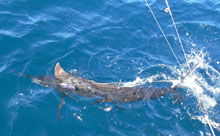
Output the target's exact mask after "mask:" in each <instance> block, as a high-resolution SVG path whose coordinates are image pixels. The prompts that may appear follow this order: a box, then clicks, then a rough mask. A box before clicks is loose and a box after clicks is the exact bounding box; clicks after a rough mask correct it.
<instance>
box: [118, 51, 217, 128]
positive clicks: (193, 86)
mask: <svg viewBox="0 0 220 136" xmlns="http://www.w3.org/2000/svg"><path fill="white" fill-rule="evenodd" d="M187 60H188V65H187V64H184V65H182V67H181V68H178V67H172V66H164V65H155V66H153V67H155V68H156V67H158V66H161V67H166V68H167V69H169V70H170V71H172V72H171V73H170V74H167V73H166V72H165V71H162V72H160V74H154V75H151V76H148V77H145V78H140V77H139V76H138V77H137V78H136V80H134V81H131V82H121V83H120V85H121V86H126V87H133V86H140V85H145V84H147V83H154V82H170V83H172V84H173V85H172V86H175V85H177V84H178V85H179V87H180V88H184V90H186V96H190V97H194V98H196V100H197V103H198V104H197V105H194V106H195V107H197V111H195V110H194V111H192V112H193V113H188V114H189V115H190V117H191V118H192V119H197V120H200V121H201V122H202V123H203V124H208V123H210V124H209V125H212V126H213V127H214V128H216V129H218V130H220V123H217V122H219V119H218V118H216V117H215V116H212V117H211V119H210V118H208V115H209V114H210V115H212V114H215V113H216V107H218V106H217V105H218V99H217V98H218V97H219V94H220V80H218V79H219V77H220V73H219V71H218V70H216V69H215V68H214V66H212V65H210V62H211V61H212V59H211V58H210V57H209V55H208V53H206V52H204V50H199V51H197V50H194V49H192V50H191V52H190V54H188V55H187ZM198 63H199V64H198ZM196 64H198V66H197V67H196V68H195V69H194V71H193V72H192V73H190V74H189V75H188V76H187V77H186V78H185V79H184V80H183V81H182V82H181V77H183V76H184V75H186V74H187V73H188V71H189V68H188V66H189V65H190V67H191V68H192V67H193V66H195V65H196ZM151 67H152V66H151ZM141 71H142V72H143V71H144V70H141ZM140 74H141V73H140ZM201 104H202V106H201ZM191 106H192V105H191ZM191 106H189V107H191ZM186 107H187V106H186ZM198 112H199V113H200V115H197V113H198ZM216 121H217V122H216Z"/></svg>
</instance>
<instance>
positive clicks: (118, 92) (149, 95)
mask: <svg viewBox="0 0 220 136" xmlns="http://www.w3.org/2000/svg"><path fill="white" fill-rule="evenodd" d="M22 75H23V76H26V77H29V78H31V79H32V82H34V83H36V84H39V85H41V86H44V87H50V88H55V89H56V90H58V91H59V92H60V93H61V95H62V101H61V102H60V103H59V108H58V117H59V116H60V115H61V107H62V106H63V104H64V103H65V101H64V98H65V96H68V97H70V98H71V99H75V98H74V95H80V96H85V97H91V98H93V97H96V98H98V99H96V100H97V101H98V102H114V103H127V102H136V101H139V100H147V99H156V98H158V97H161V96H165V95H166V94H168V93H176V92H177V91H176V87H173V88H152V87H149V88H140V87H121V86H117V85H114V84H111V83H98V82H95V81H92V80H88V79H85V78H82V77H78V76H74V75H71V74H69V73H67V72H66V71H65V70H64V69H63V68H62V67H61V66H60V63H57V64H56V66H55V69H54V76H30V75H26V74H22Z"/></svg>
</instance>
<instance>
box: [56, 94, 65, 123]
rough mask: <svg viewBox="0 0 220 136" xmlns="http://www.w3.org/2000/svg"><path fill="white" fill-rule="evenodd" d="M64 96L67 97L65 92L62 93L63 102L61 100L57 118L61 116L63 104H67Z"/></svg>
mask: <svg viewBox="0 0 220 136" xmlns="http://www.w3.org/2000/svg"><path fill="white" fill-rule="evenodd" d="M64 98H65V93H62V100H61V102H60V103H59V105H58V117H57V119H60V116H61V108H62V106H63V105H64V104H65V101H64Z"/></svg>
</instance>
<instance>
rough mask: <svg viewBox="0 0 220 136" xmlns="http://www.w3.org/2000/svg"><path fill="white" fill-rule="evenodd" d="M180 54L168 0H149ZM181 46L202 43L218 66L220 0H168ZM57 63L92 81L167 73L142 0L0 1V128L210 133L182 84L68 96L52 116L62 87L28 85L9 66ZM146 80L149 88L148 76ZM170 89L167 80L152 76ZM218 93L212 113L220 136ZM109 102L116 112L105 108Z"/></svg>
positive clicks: (25, 135)
mask: <svg viewBox="0 0 220 136" xmlns="http://www.w3.org/2000/svg"><path fill="white" fill-rule="evenodd" d="M149 3H150V5H151V8H152V10H153V11H154V13H155V16H156V17H157V18H158V21H159V22H160V24H161V27H162V28H163V29H164V31H165V33H166V35H167V38H168V39H169V41H170V42H171V44H172V46H173V49H174V50H175V52H176V54H177V57H178V59H179V60H180V62H181V63H185V58H184V55H183V52H182V50H181V47H180V46H179V41H178V40H177V36H176V33H175V29H174V27H173V24H172V20H171V18H170V16H169V14H168V13H166V12H164V9H165V8H166V4H165V2H164V1H160V0H151V1H149ZM169 4H170V7H171V10H172V13H173V16H174V19H175V21H176V24H177V28H178V30H179V33H180V36H181V38H182V41H183V44H184V47H185V50H186V53H187V54H190V53H191V50H192V49H194V50H204V51H205V52H206V53H207V54H208V56H209V58H211V60H210V62H209V65H210V66H212V67H213V68H214V69H215V70H217V71H220V67H219V61H220V56H219V54H220V49H219V45H220V39H219V37H220V2H219V1H217V0H181V1H180V0H170V1H169ZM57 62H60V63H61V65H62V66H63V68H64V69H65V70H66V71H68V72H73V71H77V72H76V74H77V75H78V76H81V77H84V78H87V79H91V80H95V81H98V82H120V81H122V82H130V81H134V80H135V79H136V78H137V77H142V78H147V77H148V76H151V75H155V74H161V73H165V74H166V75H168V76H170V77H173V78H177V75H175V74H173V73H172V70H171V69H168V68H166V67H161V66H158V65H159V64H162V65H164V66H167V67H173V68H178V67H179V65H178V63H177V61H176V60H175V58H174V57H173V54H172V52H171V51H170V49H169V47H168V46H167V43H166V41H165V40H164V38H163V36H162V34H161V32H160V30H159V28H158V26H157V24H156V22H155V21H154V19H153V17H152V15H151V13H150V11H149V9H148V7H147V6H146V3H145V1H144V0H80V1H76V0H63V1H61V0H35V1H33V0H1V1H0V83H1V95H0V106H1V108H0V128H1V129H0V135H1V136H7V135H11V136H39V135H41V136H61V135H63V136H80V135H82V136H84V135H86V136H87V135H106V136H107V135H122V136H124V135H152V136H154V135H210V134H212V133H211V130H210V128H209V126H208V124H207V123H204V122H202V121H201V120H198V119H195V118H194V117H195V116H204V112H202V111H201V110H200V107H199V104H198V101H197V100H196V98H195V97H194V96H193V95H189V96H188V95H186V94H187V93H186V90H185V89H184V88H183V89H179V91H180V92H181V94H182V95H183V96H185V99H184V100H181V101H180V102H177V103H174V102H173V101H174V98H173V97H172V96H170V95H167V96H165V97H164V98H159V99H155V100H147V101H138V102H134V103H126V104H121V105H120V107H122V109H121V108H119V107H117V105H116V104H114V103H101V104H98V103H93V102H92V100H91V99H88V98H85V97H82V98H81V97H80V98H78V100H77V101H74V100H72V99H69V98H66V103H65V105H64V106H63V108H62V116H61V118H60V119H59V120H57V110H58V104H59V102H60V100H61V95H60V94H59V92H58V91H57V90H55V89H53V88H45V87H41V86H39V85H36V84H33V83H32V82H31V80H30V79H28V78H25V77H22V76H19V75H16V74H14V73H13V72H11V70H16V71H19V72H22V73H26V74H30V75H45V74H47V75H53V73H54V66H55V65H56V63H57ZM148 85H149V86H154V85H152V84H148ZM155 86H156V87H167V86H169V84H168V85H167V84H155ZM219 96H220V95H213V96H212V97H213V98H215V99H216V101H217V105H216V106H215V107H214V108H213V111H212V112H210V118H211V120H212V121H214V122H216V123H217V125H216V126H215V127H214V128H213V129H214V132H215V134H216V135H220V126H218V125H219V124H218V123H220V119H219V118H220V112H219V111H220V106H219V100H220V97H219ZM108 107H112V110H110V111H105V109H106V108H108Z"/></svg>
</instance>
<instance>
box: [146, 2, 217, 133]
mask: <svg viewBox="0 0 220 136" xmlns="http://www.w3.org/2000/svg"><path fill="white" fill-rule="evenodd" d="M145 2H146V4H147V6H148V8H149V10H150V12H151V14H152V16H153V18H154V20H155V21H156V23H157V25H158V27H159V29H160V31H161V32H162V34H163V36H164V38H165V40H166V42H167V44H168V45H169V47H170V50H171V51H172V53H173V55H174V57H175V58H176V61H177V62H178V64H179V65H180V67H181V64H180V62H179V60H178V58H177V56H176V54H175V52H174V51H173V49H172V46H171V45H170V43H169V41H168V39H167V37H166V35H165V33H164V31H163V29H162V28H161V26H160V24H159V22H158V20H157V18H156V16H155V15H154V13H153V11H152V9H151V7H150V5H149V3H148V0H145ZM165 2H166V5H167V9H166V10H165V11H168V12H169V14H170V16H171V19H172V21H173V25H174V28H175V30H176V33H177V37H178V40H179V43H180V45H181V48H182V51H183V53H184V57H185V59H186V64H187V65H188V67H189V69H190V66H189V64H188V62H187V58H186V53H185V50H184V48H183V44H182V41H181V38H180V36H179V32H178V29H177V27H176V23H175V21H174V19H173V15H172V12H171V10H170V6H169V3H168V0H165ZM199 63H200V62H198V63H197V64H196V65H195V66H194V67H193V68H192V69H190V71H189V72H188V73H187V74H186V75H185V76H183V78H182V79H181V82H180V83H182V82H183V81H184V79H185V78H186V77H187V76H188V75H189V74H190V73H192V72H193V71H194V69H195V68H196V67H197V66H198V65H199ZM180 83H179V84H180ZM179 84H177V85H175V86H174V87H173V88H175V87H178V86H179ZM198 100H199V104H200V107H201V109H203V111H204V112H205V118H206V119H207V122H208V124H209V128H210V130H211V132H212V135H213V136H216V135H215V132H214V130H213V127H212V124H211V122H210V119H209V115H208V111H207V110H206V109H205V107H204V106H203V102H202V101H201V100H200V99H199V98H198Z"/></svg>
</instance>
